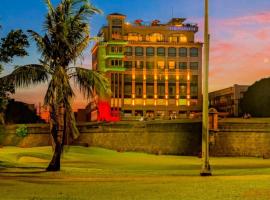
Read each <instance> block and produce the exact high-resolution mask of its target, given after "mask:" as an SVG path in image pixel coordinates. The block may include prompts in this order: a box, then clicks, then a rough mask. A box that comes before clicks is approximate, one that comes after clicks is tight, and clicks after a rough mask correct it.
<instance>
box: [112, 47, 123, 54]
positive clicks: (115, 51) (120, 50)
mask: <svg viewBox="0 0 270 200" xmlns="http://www.w3.org/2000/svg"><path fill="white" fill-rule="evenodd" d="M122 51H123V48H122V46H111V52H112V53H122Z"/></svg>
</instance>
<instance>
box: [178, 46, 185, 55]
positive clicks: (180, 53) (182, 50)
mask: <svg viewBox="0 0 270 200" xmlns="http://www.w3.org/2000/svg"><path fill="white" fill-rule="evenodd" d="M179 56H180V57H187V48H185V47H181V48H179Z"/></svg>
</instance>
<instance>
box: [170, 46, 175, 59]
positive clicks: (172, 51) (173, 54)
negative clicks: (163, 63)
mask: <svg viewBox="0 0 270 200" xmlns="http://www.w3.org/2000/svg"><path fill="white" fill-rule="evenodd" d="M168 56H169V57H175V56H176V48H174V47H169V49H168Z"/></svg>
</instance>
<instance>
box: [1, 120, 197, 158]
mask: <svg viewBox="0 0 270 200" xmlns="http://www.w3.org/2000/svg"><path fill="white" fill-rule="evenodd" d="M16 128H18V125H11V126H7V127H6V130H5V133H4V135H2V139H1V144H2V145H13V146H21V147H34V146H47V145H50V136H49V127H48V125H46V124H45V125H28V133H29V134H28V135H27V136H26V137H24V138H20V137H18V136H17V135H16ZM78 128H79V131H80V133H81V134H80V137H79V138H78V139H77V140H76V141H73V144H80V145H85V146H96V147H103V148H108V149H114V150H117V151H141V152H148V153H155V154H177V155H198V154H199V152H200V149H201V122H199V121H186V122H184V123H179V122H177V121H165V122H164V121H163V122H160V121H148V122H138V121H136V122H117V123H109V124H106V123H103V124H102V123H83V124H78Z"/></svg>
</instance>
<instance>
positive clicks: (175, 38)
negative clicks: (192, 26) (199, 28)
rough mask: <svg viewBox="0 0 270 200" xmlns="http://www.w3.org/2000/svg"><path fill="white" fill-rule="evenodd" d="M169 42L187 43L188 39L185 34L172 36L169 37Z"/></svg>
mask: <svg viewBox="0 0 270 200" xmlns="http://www.w3.org/2000/svg"><path fill="white" fill-rule="evenodd" d="M169 42H177V43H179V42H187V37H186V36H185V35H184V34H172V35H171V36H170V37H169Z"/></svg>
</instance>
